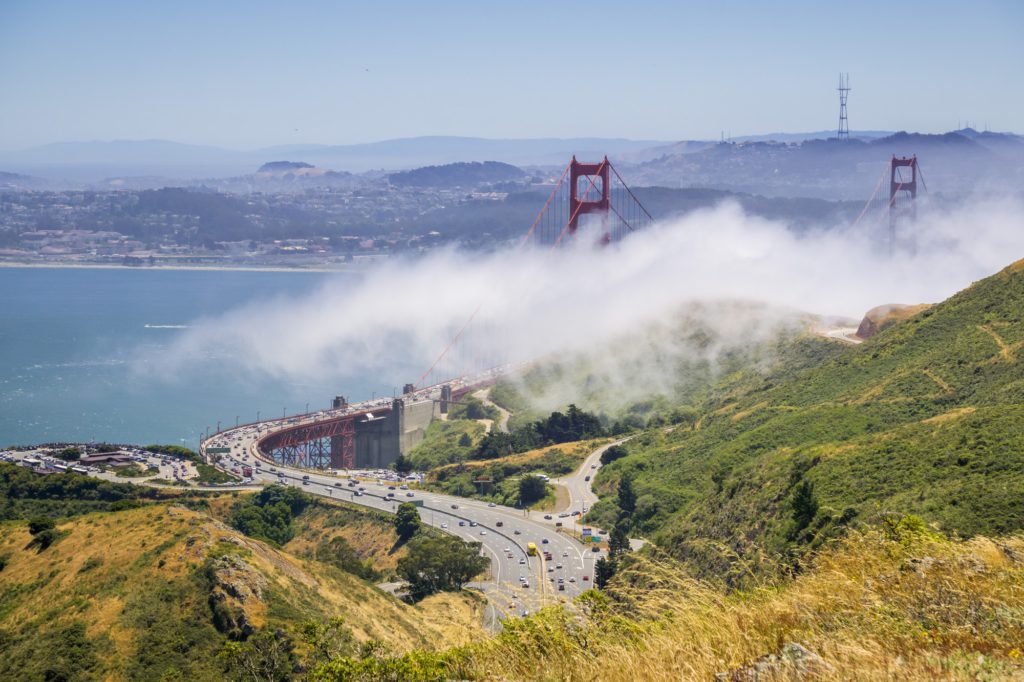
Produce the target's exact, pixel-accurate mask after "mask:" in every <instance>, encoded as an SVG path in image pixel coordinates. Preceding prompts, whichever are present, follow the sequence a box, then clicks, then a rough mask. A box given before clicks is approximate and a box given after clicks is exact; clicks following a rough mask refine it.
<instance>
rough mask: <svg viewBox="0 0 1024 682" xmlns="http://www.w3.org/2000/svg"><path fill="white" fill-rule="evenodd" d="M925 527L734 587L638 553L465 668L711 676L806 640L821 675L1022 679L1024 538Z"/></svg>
mask: <svg viewBox="0 0 1024 682" xmlns="http://www.w3.org/2000/svg"><path fill="white" fill-rule="evenodd" d="M919 530H920V529H918V530H914V529H906V528H904V529H902V530H899V531H898V532H897V537H895V538H886V537H883V536H882V535H881V534H880V533H877V532H869V533H865V534H855V535H852V536H851V537H849V538H848V539H846V540H844V541H843V543H842V544H841V545H839V546H837V547H836V548H835V549H834V550H833V551H830V552H828V553H826V554H823V555H822V556H821V557H820V558H819V559H818V560H817V563H816V565H815V566H814V567H813V568H812V569H811V570H809V571H808V572H806V573H804V574H803V575H802V576H800V577H799V578H797V579H796V580H794V581H793V582H791V583H789V584H788V585H785V586H780V587H772V588H764V589H760V590H756V591H752V592H744V593H737V594H733V595H728V596H727V595H724V594H722V593H720V592H717V591H715V590H714V589H712V588H711V587H709V586H707V585H705V584H703V583H701V582H698V581H695V580H690V579H687V578H686V577H685V576H684V575H683V574H682V573H681V571H680V569H679V567H678V566H676V565H675V564H674V563H672V562H671V561H669V560H667V559H664V558H660V557H655V558H649V557H641V558H637V559H636V560H635V561H634V562H633V563H632V565H631V566H630V567H629V568H628V569H626V570H625V571H623V572H622V573H621V574H620V575H619V576H618V577H617V578H616V581H615V582H614V584H613V586H611V587H610V589H609V590H608V592H607V597H606V596H604V595H595V596H590V597H583V598H581V599H580V600H579V603H578V605H579V607H580V608H579V610H578V611H577V612H575V613H572V612H568V611H558V610H554V609H552V610H547V611H544V612H541V613H539V614H537V616H535V617H533V618H530V619H526V620H525V621H519V622H514V623H512V624H511V625H510V627H509V628H507V630H506V632H505V633H503V634H502V635H501V636H499V637H498V638H496V639H494V640H493V641H490V642H486V643H484V644H481V645H479V646H477V647H475V648H473V649H471V650H470V651H468V652H467V653H466V656H465V658H464V667H463V668H462V669H460V670H458V671H457V674H462V675H465V676H466V677H470V678H474V679H494V680H527V679H528V680H630V679H632V680H708V679H714V676H715V674H717V673H723V672H730V671H735V670H737V669H740V668H742V667H743V666H745V665H748V664H750V663H751V662H753V661H756V660H758V659H759V658H761V657H763V656H766V655H768V654H772V653H778V652H779V651H780V650H782V648H783V647H784V645H786V644H787V643H789V642H795V643H799V644H800V645H802V646H804V647H806V648H807V649H809V650H810V651H812V652H814V653H815V654H817V655H818V656H820V657H821V658H822V659H823V661H824V664H823V665H822V666H821V667H820V669H819V670H818V675H817V676H816V677H815V678H814V679H821V680H833V679H835V680H932V679H943V680H946V679H948V680H961V679H963V680H967V679H972V680H973V679H1024V666H1022V658H1021V656H1022V654H1021V652H1022V651H1024V540H1022V539H1021V538H1019V537H1014V538H1007V539H1003V540H999V541H993V540H988V539H985V538H976V539H974V540H971V541H969V542H962V543H961V542H950V541H947V540H942V539H938V538H935V537H932V536H930V535H929V534H928V533H927V532H919ZM744 679H746V678H744ZM751 679H754V678H751ZM756 679H760V680H767V679H771V680H774V679H795V678H793V677H790V676H789V675H788V673H787V672H786V671H784V670H780V671H777V674H776V675H774V676H772V675H768V676H762V677H760V678H756Z"/></svg>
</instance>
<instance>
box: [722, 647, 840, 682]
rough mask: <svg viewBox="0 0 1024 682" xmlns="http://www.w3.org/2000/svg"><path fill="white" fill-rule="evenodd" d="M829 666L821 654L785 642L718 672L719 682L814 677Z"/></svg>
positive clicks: (822, 672) (830, 669)
mask: <svg viewBox="0 0 1024 682" xmlns="http://www.w3.org/2000/svg"><path fill="white" fill-rule="evenodd" d="M832 670H833V668H832V666H831V665H829V664H828V663H827V662H826V661H825V660H824V659H823V658H822V657H821V656H819V655H818V654H816V653H814V652H813V651H810V650H809V649H807V648H806V647H804V646H803V645H801V644H797V643H796V642H787V643H786V644H785V645H784V646H783V647H782V650H781V651H780V652H779V653H778V654H768V655H766V656H762V657H761V658H759V659H757V660H756V661H754V662H752V663H749V664H747V665H745V666H743V667H742V668H737V669H736V670H733V671H731V672H727V673H718V674H717V675H715V679H716V680H721V681H722V682H768V681H769V680H787V679H789V680H807V679H814V678H816V677H819V676H821V675H823V674H825V673H828V672H832Z"/></svg>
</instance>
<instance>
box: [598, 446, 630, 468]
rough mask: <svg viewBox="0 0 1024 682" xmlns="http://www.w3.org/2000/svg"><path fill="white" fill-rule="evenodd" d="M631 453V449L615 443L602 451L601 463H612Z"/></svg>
mask: <svg viewBox="0 0 1024 682" xmlns="http://www.w3.org/2000/svg"><path fill="white" fill-rule="evenodd" d="M628 454H629V451H628V450H626V448H624V447H622V446H621V445H613V446H611V447H610V448H608V449H607V450H605V451H604V452H602V453H601V464H611V463H612V462H614V461H615V460H617V459H622V458H623V457H625V456H626V455H628Z"/></svg>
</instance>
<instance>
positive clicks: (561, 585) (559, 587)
mask: <svg viewBox="0 0 1024 682" xmlns="http://www.w3.org/2000/svg"><path fill="white" fill-rule="evenodd" d="M558 591H559V592H565V585H563V584H562V583H558Z"/></svg>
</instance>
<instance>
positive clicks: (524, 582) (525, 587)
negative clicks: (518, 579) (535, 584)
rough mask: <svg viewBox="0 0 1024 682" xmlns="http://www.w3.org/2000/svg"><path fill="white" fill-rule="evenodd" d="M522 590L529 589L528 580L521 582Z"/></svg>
mask: <svg viewBox="0 0 1024 682" xmlns="http://www.w3.org/2000/svg"><path fill="white" fill-rule="evenodd" d="M523 589H524V590H528V589H530V581H529V580H524V581H523Z"/></svg>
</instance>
